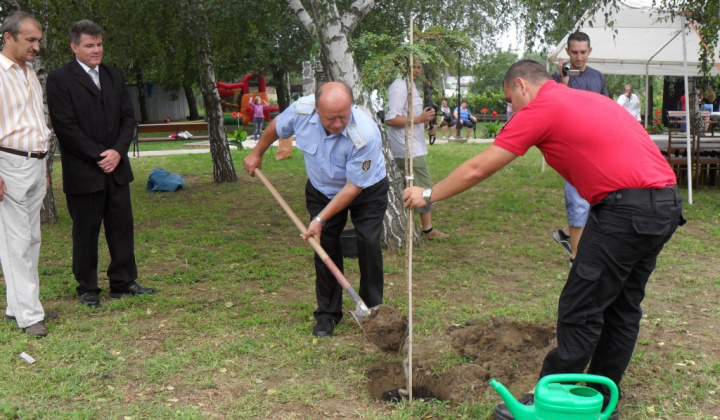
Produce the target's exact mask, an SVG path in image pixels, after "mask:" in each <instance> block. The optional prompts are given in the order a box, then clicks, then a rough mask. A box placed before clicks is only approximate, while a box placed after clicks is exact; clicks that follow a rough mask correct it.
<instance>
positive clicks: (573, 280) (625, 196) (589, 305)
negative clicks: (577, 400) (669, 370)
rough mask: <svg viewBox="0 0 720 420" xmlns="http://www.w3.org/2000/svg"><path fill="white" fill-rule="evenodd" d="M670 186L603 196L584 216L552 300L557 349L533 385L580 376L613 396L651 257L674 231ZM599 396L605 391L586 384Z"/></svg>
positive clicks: (675, 198) (678, 212)
mask: <svg viewBox="0 0 720 420" xmlns="http://www.w3.org/2000/svg"><path fill="white" fill-rule="evenodd" d="M684 223H685V219H683V217H682V197H681V196H680V193H679V190H678V188H677V186H675V187H673V188H664V189H632V190H620V191H616V192H612V193H610V194H609V195H608V196H607V197H606V198H605V199H604V200H603V201H601V202H600V203H598V204H595V205H593V206H592V207H591V209H590V216H589V217H588V221H587V224H586V225H585V231H584V232H583V235H582V238H581V239H580V244H579V245H578V252H577V258H576V259H575V263H574V264H573V267H572V269H571V270H570V274H569V275H568V279H567V282H566V283H565V287H564V288H563V291H562V293H561V294H560V301H559V304H558V321H557V341H558V342H557V345H558V346H557V348H555V349H553V350H551V351H550V352H549V353H548V354H547V356H546V357H545V360H544V363H543V367H542V370H541V372H540V377H543V376H545V375H550V374H556V373H582V372H583V371H584V370H585V367H586V366H587V365H588V362H589V363H590V366H589V367H588V370H587V372H588V373H591V374H595V375H601V376H605V377H608V378H610V379H611V380H612V381H613V382H615V384H616V385H618V389H619V387H620V381H621V380H622V377H623V375H624V373H625V370H626V369H627V366H628V364H629V363H630V358H631V357H632V353H633V351H634V349H635V343H636V341H637V337H638V334H639V332H640V319H641V318H642V309H641V307H640V304H641V302H642V300H643V299H644V297H645V286H646V285H647V282H648V279H649V278H650V274H651V273H652V272H653V270H654V269H655V263H656V260H657V256H658V254H659V253H660V251H661V250H662V249H663V246H664V245H665V243H666V242H667V241H668V240H669V239H670V237H671V236H672V235H673V233H674V232H675V230H676V229H677V227H678V226H679V225H682V224H684ZM589 386H591V387H593V388H596V389H597V390H598V391H600V392H601V393H602V394H603V395H604V396H605V401H606V403H607V401H608V399H609V396H610V393H609V390H608V389H607V387H605V386H601V385H598V384H589Z"/></svg>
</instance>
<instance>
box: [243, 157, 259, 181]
mask: <svg viewBox="0 0 720 420" xmlns="http://www.w3.org/2000/svg"><path fill="white" fill-rule="evenodd" d="M243 166H244V167H245V171H246V172H247V173H248V174H250V176H255V168H258V169H262V155H258V154H257V153H254V152H250V154H249V155H247V156H245V159H243Z"/></svg>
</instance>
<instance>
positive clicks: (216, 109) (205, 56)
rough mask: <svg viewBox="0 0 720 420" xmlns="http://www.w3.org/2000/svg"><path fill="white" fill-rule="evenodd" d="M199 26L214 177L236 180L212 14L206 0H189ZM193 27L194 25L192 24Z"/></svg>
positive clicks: (200, 71) (199, 53) (199, 56)
mask: <svg viewBox="0 0 720 420" xmlns="http://www.w3.org/2000/svg"><path fill="white" fill-rule="evenodd" d="M188 5H189V6H190V7H189V9H190V11H191V13H192V16H191V20H193V21H194V22H195V23H194V26H196V27H195V29H196V30H195V50H196V56H197V65H198V74H199V78H200V91H201V92H202V97H203V102H204V104H205V115H206V116H207V120H208V134H209V135H210V154H211V155H212V160H213V178H214V180H215V182H218V183H220V182H235V181H237V174H236V173H235V167H234V166H233V161H232V156H231V155H230V145H229V144H228V140H227V135H226V133H225V120H224V118H223V113H222V106H221V104H220V95H219V94H218V91H217V86H216V85H215V69H214V67H213V63H212V51H211V49H210V38H209V31H210V27H209V23H208V19H207V16H208V13H207V10H206V9H205V6H204V5H203V1H202V0H188ZM190 26H193V25H190Z"/></svg>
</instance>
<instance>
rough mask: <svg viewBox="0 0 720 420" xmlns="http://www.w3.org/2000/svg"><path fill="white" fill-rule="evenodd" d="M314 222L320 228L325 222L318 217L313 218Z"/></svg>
mask: <svg viewBox="0 0 720 420" xmlns="http://www.w3.org/2000/svg"><path fill="white" fill-rule="evenodd" d="M314 220H315V221H316V222H318V223H320V226H322V227H325V221H324V220H323V219H321V218H320V216H315V219H314Z"/></svg>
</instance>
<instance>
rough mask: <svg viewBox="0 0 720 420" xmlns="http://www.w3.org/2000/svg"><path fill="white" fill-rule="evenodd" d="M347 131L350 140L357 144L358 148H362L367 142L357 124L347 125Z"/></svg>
mask: <svg viewBox="0 0 720 420" xmlns="http://www.w3.org/2000/svg"><path fill="white" fill-rule="evenodd" d="M345 131H346V132H347V135H348V137H350V140H351V141H352V142H353V144H354V145H355V148H356V149H358V150H360V149H361V148H362V147H363V146H365V145H366V144H367V142H366V141H365V139H364V138H363V136H362V134H360V129H359V128H358V126H357V125H355V124H350V125H348V126H347V128H346V129H345Z"/></svg>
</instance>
